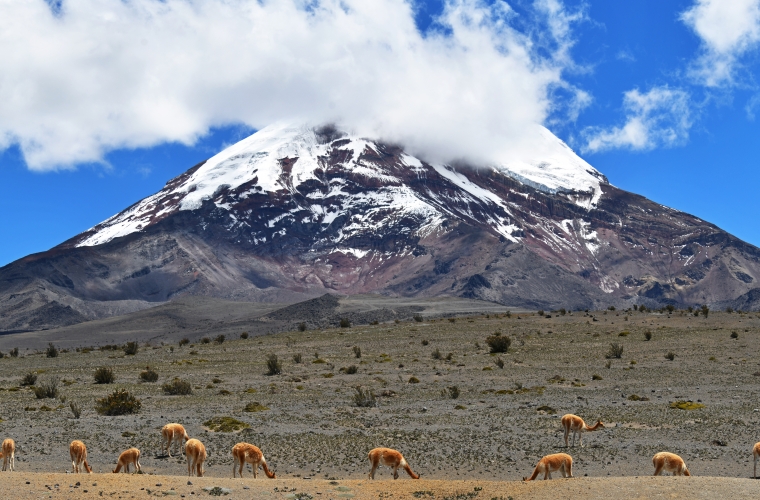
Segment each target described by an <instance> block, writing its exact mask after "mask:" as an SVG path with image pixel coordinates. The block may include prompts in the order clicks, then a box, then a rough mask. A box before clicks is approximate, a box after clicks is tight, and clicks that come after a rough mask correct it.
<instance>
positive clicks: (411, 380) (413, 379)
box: [409, 377, 420, 384]
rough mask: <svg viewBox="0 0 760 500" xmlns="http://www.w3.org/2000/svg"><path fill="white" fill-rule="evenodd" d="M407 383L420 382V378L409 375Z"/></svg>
mask: <svg viewBox="0 0 760 500" xmlns="http://www.w3.org/2000/svg"><path fill="white" fill-rule="evenodd" d="M409 383H410V384H419V383H420V379H418V378H417V377H409Z"/></svg>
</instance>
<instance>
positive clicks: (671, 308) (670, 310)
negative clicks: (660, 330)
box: [665, 304, 676, 313]
mask: <svg viewBox="0 0 760 500" xmlns="http://www.w3.org/2000/svg"><path fill="white" fill-rule="evenodd" d="M665 309H667V311H668V312H669V313H672V312H673V311H675V310H676V306H674V305H673V304H668V305H666V306H665Z"/></svg>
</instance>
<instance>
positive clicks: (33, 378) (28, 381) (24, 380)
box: [21, 372, 37, 386]
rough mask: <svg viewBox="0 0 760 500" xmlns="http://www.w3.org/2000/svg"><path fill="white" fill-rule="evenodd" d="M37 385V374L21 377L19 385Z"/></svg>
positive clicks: (30, 373)
mask: <svg viewBox="0 0 760 500" xmlns="http://www.w3.org/2000/svg"><path fill="white" fill-rule="evenodd" d="M36 383H37V374H36V373H34V372H28V373H27V374H26V375H24V376H23V377H21V385H23V386H27V385H34V384H36Z"/></svg>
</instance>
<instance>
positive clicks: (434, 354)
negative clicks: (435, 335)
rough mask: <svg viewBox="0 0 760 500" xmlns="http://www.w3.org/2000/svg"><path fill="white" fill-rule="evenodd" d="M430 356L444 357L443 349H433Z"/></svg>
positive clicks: (434, 357) (435, 357)
mask: <svg viewBox="0 0 760 500" xmlns="http://www.w3.org/2000/svg"><path fill="white" fill-rule="evenodd" d="M430 356H431V357H432V358H433V359H443V354H441V350H440V349H438V348H436V349H435V351H433V352H432V353H431V354H430Z"/></svg>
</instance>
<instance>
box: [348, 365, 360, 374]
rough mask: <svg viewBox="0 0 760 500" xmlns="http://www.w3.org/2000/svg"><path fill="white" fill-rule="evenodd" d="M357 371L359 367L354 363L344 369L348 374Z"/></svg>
mask: <svg viewBox="0 0 760 500" xmlns="http://www.w3.org/2000/svg"><path fill="white" fill-rule="evenodd" d="M358 371H359V367H358V366H356V365H351V366H349V367H348V368H346V369H345V372H346V373H347V374H348V375H354V374H355V373H356V372H358Z"/></svg>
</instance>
